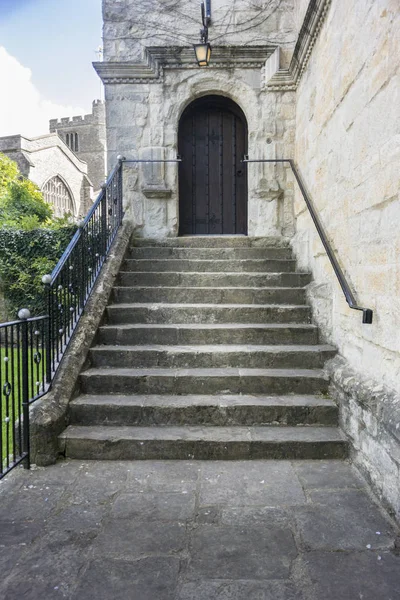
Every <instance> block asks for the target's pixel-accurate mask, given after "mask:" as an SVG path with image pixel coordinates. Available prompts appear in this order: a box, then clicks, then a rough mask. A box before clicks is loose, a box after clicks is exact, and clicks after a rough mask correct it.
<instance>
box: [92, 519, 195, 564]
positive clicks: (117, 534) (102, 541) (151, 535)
mask: <svg viewBox="0 0 400 600" xmlns="http://www.w3.org/2000/svg"><path fill="white" fill-rule="evenodd" d="M186 546H187V539H186V529H185V526H184V525H183V524H181V523H165V522H151V521H148V522H143V521H132V520H130V519H116V520H112V521H110V522H107V523H106V525H105V527H104V529H103V531H102V532H101V533H100V535H99V536H98V537H97V538H96V540H95V541H94V543H93V551H94V554H95V556H96V557H99V556H101V557H103V556H107V557H114V558H126V559H128V558H139V557H141V556H143V555H148V554H164V555H165V554H172V553H174V554H176V553H177V552H180V551H182V550H184V549H185V548H186Z"/></svg>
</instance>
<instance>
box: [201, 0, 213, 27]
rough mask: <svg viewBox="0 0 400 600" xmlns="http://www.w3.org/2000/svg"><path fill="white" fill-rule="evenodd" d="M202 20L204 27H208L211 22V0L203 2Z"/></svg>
mask: <svg viewBox="0 0 400 600" xmlns="http://www.w3.org/2000/svg"><path fill="white" fill-rule="evenodd" d="M201 20H202V22H203V27H208V26H209V25H210V24H211V0H205V3H204V2H202V3H201Z"/></svg>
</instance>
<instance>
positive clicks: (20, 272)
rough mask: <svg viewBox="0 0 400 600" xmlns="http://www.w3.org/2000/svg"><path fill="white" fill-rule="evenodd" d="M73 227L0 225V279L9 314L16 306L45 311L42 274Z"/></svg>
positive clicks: (53, 262)
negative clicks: (29, 228)
mask: <svg viewBox="0 0 400 600" xmlns="http://www.w3.org/2000/svg"><path fill="white" fill-rule="evenodd" d="M76 229H77V227H76V225H69V226H65V227H59V228H53V229H50V228H46V229H44V228H42V229H33V230H31V231H23V230H20V229H15V228H8V227H2V228H0V279H1V280H2V284H3V289H4V295H5V300H6V304H7V309H8V312H9V315H10V318H14V317H16V315H17V313H18V310H19V309H20V308H29V310H30V311H31V313H32V316H38V315H41V314H44V313H45V312H46V303H45V298H44V294H43V284H42V276H43V275H45V274H46V273H51V271H52V270H53V268H54V267H55V265H56V264H57V262H58V260H59V258H60V257H61V255H62V253H63V252H64V250H65V248H66V247H67V246H68V244H69V242H70V241H71V238H72V236H73V235H74V233H75V231H76Z"/></svg>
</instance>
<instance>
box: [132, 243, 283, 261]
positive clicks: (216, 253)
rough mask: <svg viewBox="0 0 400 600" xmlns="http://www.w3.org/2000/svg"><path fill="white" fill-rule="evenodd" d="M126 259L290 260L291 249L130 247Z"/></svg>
mask: <svg viewBox="0 0 400 600" xmlns="http://www.w3.org/2000/svg"><path fill="white" fill-rule="evenodd" d="M126 258H131V259H138V258H146V259H148V260H150V259H154V258H163V259H165V258H180V259H182V258H183V259H192V260H193V259H196V260H202V259H205V260H227V259H229V260H232V259H248V258H253V259H254V258H256V259H257V258H258V259H262V258H263V259H269V260H270V259H275V258H279V259H291V258H292V249H291V248H290V247H288V246H287V247H285V248H177V247H171V246H169V247H168V246H167V247H166V246H145V247H141V248H135V247H131V248H130V249H129V251H128V254H127V256H126Z"/></svg>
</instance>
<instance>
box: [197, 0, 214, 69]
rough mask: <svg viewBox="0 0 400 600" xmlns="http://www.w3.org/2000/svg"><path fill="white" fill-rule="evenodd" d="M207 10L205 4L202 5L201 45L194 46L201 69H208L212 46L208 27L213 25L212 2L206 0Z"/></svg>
mask: <svg viewBox="0 0 400 600" xmlns="http://www.w3.org/2000/svg"><path fill="white" fill-rule="evenodd" d="M206 2H207V9H206V8H205V7H204V2H202V3H201V20H202V22H203V29H200V43H199V44H193V48H194V53H195V56H196V61H197V64H198V65H199V67H208V65H209V63H210V58H211V44H210V43H209V41H208V26H209V24H210V23H211V0H206Z"/></svg>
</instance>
